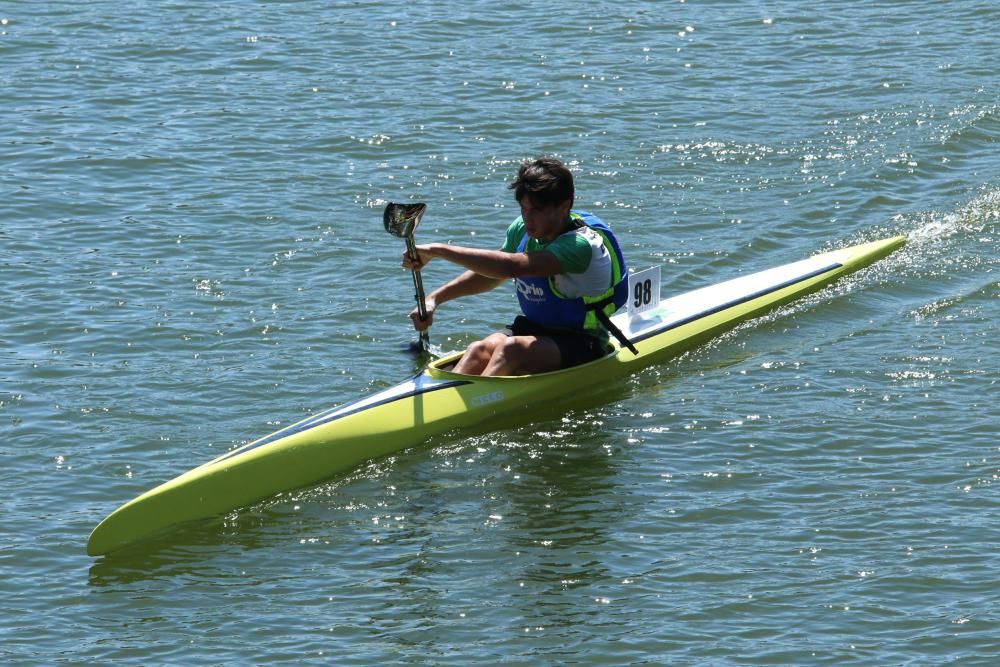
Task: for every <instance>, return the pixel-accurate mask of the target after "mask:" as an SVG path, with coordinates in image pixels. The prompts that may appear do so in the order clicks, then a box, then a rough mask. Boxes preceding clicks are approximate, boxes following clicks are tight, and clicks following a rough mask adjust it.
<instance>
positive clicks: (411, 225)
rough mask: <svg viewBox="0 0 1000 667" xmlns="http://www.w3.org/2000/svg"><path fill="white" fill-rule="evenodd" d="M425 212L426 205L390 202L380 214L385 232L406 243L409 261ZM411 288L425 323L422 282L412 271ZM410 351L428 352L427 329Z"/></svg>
mask: <svg viewBox="0 0 1000 667" xmlns="http://www.w3.org/2000/svg"><path fill="white" fill-rule="evenodd" d="M426 210H427V204H394V203H392V202H390V203H389V204H388V205H386V207H385V212H384V213H383V214H382V223H383V224H384V225H385V231H387V232H389V233H390V234H392V235H393V236H398V237H399V238H401V239H404V240H405V241H406V252H407V254H408V255H409V256H410V259H412V260H416V259H417V246H416V244H415V243H414V242H413V231H414V230H415V229H416V228H417V225H419V224H420V217H421V216H422V215H423V214H424V211H426ZM411 272H412V273H413V287H414V289H415V290H416V294H414V297H415V298H416V300H417V314H418V315H419V316H420V320H421V321H422V322H425V321H427V303H426V298H425V297H424V281H423V280H421V278H420V272H419V271H417V270H416V269H412V270H411ZM410 347H411V349H412V350H414V351H415V352H425V353H427V352H430V349H431V342H430V336H429V335H428V333H427V329H424V330H423V331H421V332H420V341H419V342H415V343H413V344H412V345H411V346H410Z"/></svg>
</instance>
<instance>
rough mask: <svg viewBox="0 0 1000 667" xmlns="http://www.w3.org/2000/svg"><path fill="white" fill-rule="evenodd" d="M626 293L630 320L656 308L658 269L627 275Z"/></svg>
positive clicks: (658, 295) (658, 290) (658, 281)
mask: <svg viewBox="0 0 1000 667" xmlns="http://www.w3.org/2000/svg"><path fill="white" fill-rule="evenodd" d="M628 293H629V299H628V315H629V317H630V318H632V317H635V316H636V315H639V314H640V313H644V312H646V311H647V310H652V309H653V308H656V307H657V306H658V305H659V304H660V267H659V266H653V267H650V268H648V269H643V270H642V271H637V272H636V273H630V274H628Z"/></svg>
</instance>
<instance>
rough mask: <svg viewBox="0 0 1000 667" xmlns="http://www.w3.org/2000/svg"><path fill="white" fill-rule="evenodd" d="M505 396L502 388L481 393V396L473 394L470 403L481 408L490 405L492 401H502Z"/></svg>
mask: <svg viewBox="0 0 1000 667" xmlns="http://www.w3.org/2000/svg"><path fill="white" fill-rule="evenodd" d="M503 398H504V396H503V392H502V391H500V390H497V391H491V392H490V393H488V394H480V395H479V396H473V397H472V399H471V400H470V401H469V403H471V404H472V406H473V407H476V408H481V407H483V406H484V405H489V404H490V403H496V402H497V401H502V400H503Z"/></svg>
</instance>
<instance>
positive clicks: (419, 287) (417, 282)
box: [406, 234, 430, 350]
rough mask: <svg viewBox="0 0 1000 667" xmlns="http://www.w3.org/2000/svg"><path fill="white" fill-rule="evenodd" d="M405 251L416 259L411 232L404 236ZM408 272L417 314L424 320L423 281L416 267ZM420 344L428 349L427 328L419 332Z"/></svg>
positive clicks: (425, 310) (415, 246)
mask: <svg viewBox="0 0 1000 667" xmlns="http://www.w3.org/2000/svg"><path fill="white" fill-rule="evenodd" d="M406 252H407V254H408V255H409V256H410V259H411V260H416V259H417V244H416V243H414V242H413V234H408V235H407V236H406ZM410 273H412V274H413V288H414V289H415V290H416V294H414V295H413V296H414V298H415V299H416V300H417V314H418V315H420V321H421V322H426V321H427V298H426V297H425V296H424V281H423V279H422V278H421V277H420V272H419V271H417V270H416V269H411V270H410ZM420 346H421V347H422V348H423V349H424V350H429V349H430V336H429V335H428V333H427V329H424V330H423V331H421V332H420Z"/></svg>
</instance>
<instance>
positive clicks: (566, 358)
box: [507, 315, 609, 368]
mask: <svg viewBox="0 0 1000 667" xmlns="http://www.w3.org/2000/svg"><path fill="white" fill-rule="evenodd" d="M507 331H508V332H509V333H510V334H511V335H512V336H537V337H539V338H541V337H545V338H549V339H551V340H552V342H554V343H555V344H556V347H558V348H559V356H560V357H561V358H562V364H561V366H562V368H569V367H570V366H579V365H580V364H585V363H587V362H588V361H593V360H594V359H598V358H600V357H603V356H604V355H605V354H607V353H608V351H609V349H608V346H607V345H606V344H605V343H604V342H603V341H602V340H601V339H600V338H597V337H595V336H591V335H590V334H588V333H584V332H582V331H567V330H566V329H550V328H548V327H544V326H542V325H541V324H536V323H535V322H532V321H531V320H529V319H528V318H527V317H525V316H524V315H518V316H517V317H516V318H514V323H513V324H512V325H510V326H509V327H507Z"/></svg>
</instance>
